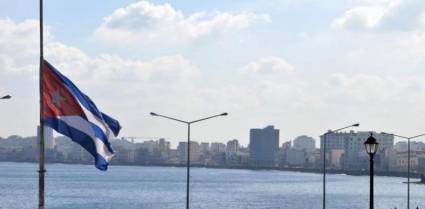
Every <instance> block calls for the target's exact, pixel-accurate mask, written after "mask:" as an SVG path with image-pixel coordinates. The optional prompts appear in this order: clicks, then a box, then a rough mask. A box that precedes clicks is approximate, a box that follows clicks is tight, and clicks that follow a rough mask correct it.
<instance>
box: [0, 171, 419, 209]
mask: <svg viewBox="0 0 425 209" xmlns="http://www.w3.org/2000/svg"><path fill="white" fill-rule="evenodd" d="M36 170H37V165H36V164H27V163H0V208H1V209H34V208H37V203H38V202H37V194H38V189H37V185H38V181H37V173H36ZM47 170H48V172H47V177H46V181H47V183H46V184H47V185H46V190H47V193H46V195H47V196H46V206H47V208H48V209H136V208H137V209H179V208H181V209H183V208H185V195H186V192H185V191H186V190H185V189H186V187H185V177H186V173H185V172H186V170H185V168H173V167H129V166H110V169H109V171H107V172H101V171H98V170H96V169H95V168H94V167H93V166H91V165H61V164H53V165H47ZM192 179H193V181H192V186H191V188H192V192H191V194H192V198H191V208H194V209H229V208H232V209H254V208H255V209H263V208H267V209H275V208H276V209H277V208H282V209H315V208H321V207H322V195H321V194H322V193H321V192H322V181H321V180H322V178H321V175H318V174H308V173H297V172H282V171H250V170H232V169H207V168H193V169H192ZM415 180H416V179H415ZM403 181H405V179H403V178H392V177H376V178H375V182H376V184H375V188H376V190H375V194H376V197H375V202H376V205H375V208H376V209H390V208H394V207H397V208H399V209H400V208H406V184H403V183H402V182H403ZM328 182H329V183H328V184H327V190H328V195H327V198H328V201H327V208H329V209H365V208H368V204H369V202H368V201H369V200H368V197H369V196H368V195H369V193H368V192H369V178H368V177H365V176H363V177H357V176H346V175H328ZM417 205H418V206H420V208H425V185H417V184H412V185H411V208H412V209H413V208H415V207H416V206H417Z"/></svg>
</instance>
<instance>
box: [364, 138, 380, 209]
mask: <svg viewBox="0 0 425 209" xmlns="http://www.w3.org/2000/svg"><path fill="white" fill-rule="evenodd" d="M378 145H379V144H378V142H376V139H375V137H373V134H372V133H371V134H370V136H369V138H367V140H366V141H365V143H364V146H365V149H366V152H367V154H369V166H370V167H369V175H370V187H369V188H370V192H369V195H370V196H369V209H373V156H374V155H375V154H376V151H378Z"/></svg>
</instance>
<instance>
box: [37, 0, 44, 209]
mask: <svg viewBox="0 0 425 209" xmlns="http://www.w3.org/2000/svg"><path fill="white" fill-rule="evenodd" d="M43 62H44V55H43V0H40V69H39V90H40V131H39V133H40V136H39V143H40V144H39V151H40V153H39V169H38V209H44V174H45V173H46V169H45V167H44V125H43V110H44V107H43Z"/></svg>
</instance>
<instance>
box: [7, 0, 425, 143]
mask: <svg viewBox="0 0 425 209" xmlns="http://www.w3.org/2000/svg"><path fill="white" fill-rule="evenodd" d="M37 19H38V2H37V1H26V0H16V1H13V2H11V1H2V2H0V26H1V27H0V45H2V46H3V47H2V49H0V92H4V93H10V94H13V96H14V99H13V100H10V101H7V102H3V103H2V104H1V105H2V106H3V107H2V108H0V114H1V115H2V116H3V117H2V119H1V120H0V124H1V126H0V136H7V135H10V134H21V135H34V133H35V130H36V129H35V126H36V124H37V101H38V94H37V88H36V85H37V59H38V48H37V47H38V31H37V30H38V24H37ZM45 25H46V26H47V28H46V43H45V50H46V59H48V60H49V61H50V62H51V63H52V64H54V65H55V66H57V67H58V68H59V69H60V70H61V71H62V72H63V73H64V74H66V75H67V76H68V77H70V78H71V79H72V80H74V82H75V83H76V84H77V85H78V86H80V88H81V89H82V90H83V91H85V92H87V94H88V95H90V96H91V97H92V99H93V100H94V101H96V102H97V103H98V106H100V107H101V108H102V109H103V110H104V112H107V113H109V114H110V115H112V116H115V117H116V118H117V119H119V120H120V121H121V123H122V125H123V127H124V128H123V131H122V134H121V136H145V137H166V138H169V139H171V140H172V141H173V143H174V144H176V142H177V141H179V140H181V139H184V138H185V130H184V128H183V127H180V126H179V125H178V124H174V123H173V122H170V121H163V120H160V119H156V118H151V117H150V116H149V115H148V113H149V112H151V111H156V112H159V113H163V114H168V115H171V116H176V117H181V118H183V119H187V120H190V119H196V118H198V117H203V116H208V115H211V114H215V113H220V112H223V111H228V112H229V113H230V115H229V116H228V117H227V118H220V119H217V120H214V121H208V122H205V124H199V126H197V127H196V128H195V129H194V138H195V139H197V140H199V141H222V142H225V141H227V140H230V139H233V138H237V139H239V140H241V141H242V143H244V144H247V142H248V133H249V128H254V127H255V128H257V127H265V126H267V125H269V124H272V125H275V126H276V127H277V128H280V129H281V141H282V142H283V141H287V140H290V139H293V138H294V137H296V136H298V135H302V134H307V135H311V136H313V137H315V138H318V135H320V134H321V133H323V132H324V131H326V130H328V129H332V128H339V127H340V126H344V125H346V124H351V123H353V122H360V123H361V124H362V126H361V128H360V130H377V131H386V132H397V133H401V134H405V135H414V134H417V133H420V132H421V130H424V129H423V127H422V124H423V122H422V118H421V117H420V116H421V115H423V114H425V105H424V104H423V103H424V102H425V94H424V93H425V72H424V70H423V69H424V67H425V56H424V54H425V3H424V2H422V1H419V0H356V1H354V0H345V1H325V2H323V1H313V0H300V1H287V0H270V1H259V0H255V1H254V0H250V1H245V0H244V1H242V0H240V1H224V0H223V1H208V2H205V1H195V0H190V1H188V0H185V1H183V0H181V1H135V0H134V1H100V0H93V1H82V0H76V1H65V0H57V1H56V0H55V1H52V0H50V1H49V0H47V1H45ZM406 121H409V122H406Z"/></svg>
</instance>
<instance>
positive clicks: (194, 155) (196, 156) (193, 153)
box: [177, 141, 201, 164]
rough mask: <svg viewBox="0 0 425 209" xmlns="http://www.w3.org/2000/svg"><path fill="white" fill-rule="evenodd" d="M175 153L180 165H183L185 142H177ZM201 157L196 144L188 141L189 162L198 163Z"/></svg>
mask: <svg viewBox="0 0 425 209" xmlns="http://www.w3.org/2000/svg"><path fill="white" fill-rule="evenodd" d="M177 153H178V156H179V161H180V163H182V164H184V163H186V161H187V142H179V145H178V146H177ZM200 157H201V149H200V146H199V143H198V142H195V141H190V162H191V163H199V162H200Z"/></svg>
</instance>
